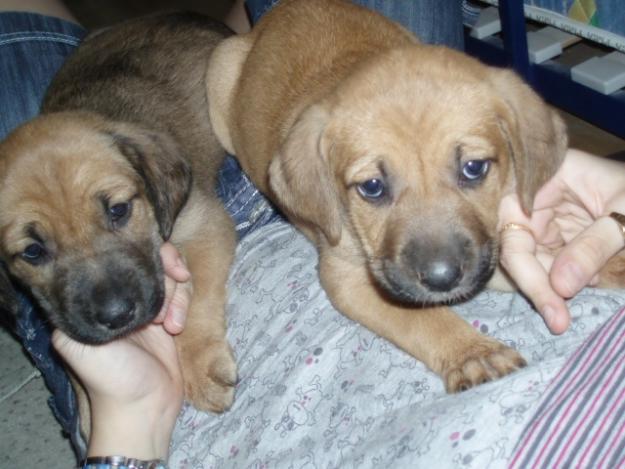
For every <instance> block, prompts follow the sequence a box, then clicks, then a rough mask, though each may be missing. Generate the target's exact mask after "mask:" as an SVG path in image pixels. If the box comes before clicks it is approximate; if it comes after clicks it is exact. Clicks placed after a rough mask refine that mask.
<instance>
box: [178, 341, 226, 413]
mask: <svg viewBox="0 0 625 469" xmlns="http://www.w3.org/2000/svg"><path fill="white" fill-rule="evenodd" d="M183 355H184V356H183ZM180 360H181V365H182V370H183V376H184V385H185V397H186V399H187V400H188V401H189V402H191V404H193V407H195V408H196V409H198V410H203V411H209V412H223V411H225V410H227V409H228V408H229V407H230V406H231V405H232V401H233V399H234V386H235V385H236V382H237V365H236V362H235V361H234V358H233V356H232V350H231V349H230V345H229V344H228V343H227V342H225V341H219V342H214V343H212V344H210V345H208V346H205V347H204V348H203V349H201V351H200V352H199V353H198V354H196V355H193V354H181V357H180Z"/></svg>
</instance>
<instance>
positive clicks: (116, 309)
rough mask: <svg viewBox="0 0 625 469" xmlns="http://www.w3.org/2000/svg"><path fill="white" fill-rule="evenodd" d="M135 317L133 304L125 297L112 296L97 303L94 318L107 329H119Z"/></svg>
mask: <svg viewBox="0 0 625 469" xmlns="http://www.w3.org/2000/svg"><path fill="white" fill-rule="evenodd" d="M134 317H135V304H134V302H133V301H131V300H129V299H126V298H119V297H113V298H110V299H108V300H107V301H105V302H103V303H101V304H99V305H98V308H97V311H96V319H97V321H98V322H99V323H100V324H102V325H103V326H106V327H108V328H109V329H120V328H122V327H124V326H126V325H127V324H129V323H130V322H131V321H132V320H133V319H134Z"/></svg>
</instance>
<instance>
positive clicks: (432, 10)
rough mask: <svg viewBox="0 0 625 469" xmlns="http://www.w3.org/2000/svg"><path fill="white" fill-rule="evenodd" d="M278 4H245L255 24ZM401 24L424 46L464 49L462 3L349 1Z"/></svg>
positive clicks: (266, 0)
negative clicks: (425, 43) (433, 45)
mask: <svg viewBox="0 0 625 469" xmlns="http://www.w3.org/2000/svg"><path fill="white" fill-rule="evenodd" d="M278 1H279V0H246V2H245V3H246V6H247V9H248V12H249V14H250V18H251V20H252V23H255V22H256V21H258V20H259V19H260V17H261V16H262V15H263V14H264V13H265V12H267V11H269V10H270V9H271V8H272V7H273V6H274V5H275V4H276V3H278ZM352 1H353V2H354V3H357V4H359V5H362V6H364V7H367V8H371V9H373V10H376V11H377V12H379V13H382V14H383V15H385V16H387V17H388V18H391V19H392V20H394V21H397V22H398V23H401V24H402V25H403V26H404V27H405V28H406V29H408V30H410V31H412V32H413V33H415V34H416V35H417V36H418V37H419V38H420V39H421V40H422V41H423V42H427V43H430V44H442V45H446V46H449V47H454V48H456V49H459V50H463V49H464V36H463V31H462V1H461V0H352Z"/></svg>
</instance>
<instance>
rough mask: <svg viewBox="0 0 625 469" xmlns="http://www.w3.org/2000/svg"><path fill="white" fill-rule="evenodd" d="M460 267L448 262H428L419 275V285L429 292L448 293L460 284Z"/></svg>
mask: <svg viewBox="0 0 625 469" xmlns="http://www.w3.org/2000/svg"><path fill="white" fill-rule="evenodd" d="M461 276H462V271H461V269H460V266H459V265H458V264H457V263H455V262H452V261H449V260H433V261H431V262H429V263H428V264H427V266H426V268H425V271H424V272H422V275H421V283H422V284H423V285H424V286H425V287H426V288H428V289H429V290H431V291H449V290H451V289H452V288H454V287H455V286H456V285H458V283H459V282H460V277H461Z"/></svg>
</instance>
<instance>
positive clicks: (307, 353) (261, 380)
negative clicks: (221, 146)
mask: <svg viewBox="0 0 625 469" xmlns="http://www.w3.org/2000/svg"><path fill="white" fill-rule="evenodd" d="M284 259H289V262H284ZM316 259H317V253H316V250H315V248H314V247H313V246H312V245H311V244H310V243H309V242H308V241H307V240H306V239H305V238H304V237H303V236H302V235H301V234H299V233H298V232H297V231H296V230H295V229H294V228H292V227H291V226H289V225H286V224H284V223H274V224H271V225H267V226H264V227H262V228H260V229H259V230H257V231H255V232H253V233H251V234H249V235H248V236H246V237H245V238H244V239H243V240H242V241H241V243H240V246H239V248H238V252H237V257H236V261H235V263H234V266H233V269H232V272H231V276H230V281H229V305H228V318H229V319H228V321H229V323H228V328H229V329H228V338H229V341H230V343H231V344H232V345H233V348H234V352H235V355H236V359H237V363H238V364H239V383H238V385H237V389H236V395H235V400H234V404H233V406H232V408H231V409H230V410H229V411H228V412H226V413H224V414H222V415H214V414H207V413H203V412H199V411H197V410H195V409H194V408H193V407H191V406H188V405H186V406H185V407H184V409H183V411H182V413H181V415H180V417H179V421H178V424H177V426H176V429H175V431H174V435H173V440H172V445H171V453H170V460H169V464H170V466H171V467H172V468H176V469H191V468H193V469H207V468H220V469H230V468H233V469H235V468H236V469H245V468H254V469H260V468H291V467H292V468H300V467H301V468H306V469H313V468H326V469H328V468H341V469H343V468H352V467H358V468H379V467H389V468H390V467H392V468H393V469H397V468H410V469H414V468H417V469H419V468H424V469H430V468H477V469H485V468H504V467H507V465H508V462H509V461H510V458H511V456H512V454H513V451H514V448H515V446H516V444H517V442H518V439H519V436H520V435H521V434H522V432H523V429H524V428H525V427H526V426H527V425H528V424H529V423H530V422H532V417H533V414H534V413H535V411H536V409H538V407H539V405H540V403H541V399H542V396H543V394H544V392H545V390H546V389H547V388H548V385H549V383H550V382H551V380H552V379H553V377H554V376H556V375H557V373H558V372H559V370H560V369H561V368H562V366H563V365H564V363H565V361H566V360H567V358H568V357H570V356H571V355H572V354H573V353H574V352H575V350H576V349H577V348H578V347H579V346H580V344H582V342H583V341H584V340H585V339H586V338H587V337H588V336H589V335H590V334H591V333H592V332H593V331H594V330H595V329H597V328H598V327H599V326H600V325H601V324H602V323H603V322H604V321H606V320H607V319H608V318H610V317H611V316H612V315H613V314H614V313H615V312H617V311H619V310H620V309H621V308H622V306H623V304H625V291H603V290H592V289H589V290H585V291H584V292H582V293H581V294H580V295H578V296H577V297H576V298H575V299H574V300H573V301H572V302H571V304H570V307H571V310H572V314H573V322H572V325H571V328H570V330H569V331H567V333H566V334H563V335H561V336H552V335H550V334H549V332H548V331H547V329H546V328H545V326H544V324H543V322H542V320H541V319H540V317H539V316H538V315H537V314H536V313H535V312H534V311H533V310H532V308H531V307H530V305H529V304H528V303H527V302H526V301H525V300H524V299H523V298H522V297H521V296H520V295H516V294H505V293H499V292H493V291H486V292H484V293H482V294H481V295H479V296H478V297H476V298H475V299H473V300H472V301H470V302H468V303H466V304H462V305H460V306H458V307H456V311H457V312H458V313H459V314H460V315H461V316H463V317H464V318H465V319H466V320H467V321H468V322H469V323H470V324H472V325H473V326H474V327H475V328H476V329H478V330H480V331H481V332H483V333H486V334H489V335H492V336H494V337H496V338H498V339H499V340H502V341H503V342H505V343H507V344H508V345H511V346H513V347H515V348H517V349H518V350H519V351H520V352H521V353H522V354H523V356H524V357H525V358H526V360H527V361H528V367H527V368H525V369H523V370H520V371H518V372H516V373H513V374H511V375H509V376H507V377H505V378H503V379H500V380H498V381H495V382H492V383H487V384H484V385H482V386H479V387H477V388H475V389H471V390H469V391H467V392H464V393H461V394H455V395H449V394H446V393H445V391H444V389H443V384H442V382H441V380H440V378H439V377H438V376H436V375H435V374H434V373H432V372H430V371H429V370H427V369H426V368H425V366H424V365H423V364H422V363H420V362H418V361H416V360H415V359H413V358H412V357H410V356H408V355H406V354H405V353H404V352H402V351H400V350H399V349H397V348H396V347H395V346H393V345H392V344H390V343H389V342H387V341H386V340H384V339H382V338H380V337H378V336H376V335H375V334H373V333H372V332H370V331H369V330H367V329H365V328H364V327H362V326H360V325H359V324H357V323H355V322H353V321H351V320H349V319H347V318H346V317H345V316H343V315H341V314H340V313H338V312H337V311H336V310H335V309H334V308H333V307H332V306H331V305H330V303H329V301H328V299H327V297H326V295H325V293H324V291H323V290H322V289H321V287H320V285H319V281H318V274H317V270H316V265H315V264H316ZM615 378H618V379H620V377H618V376H616V377H615Z"/></svg>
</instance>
